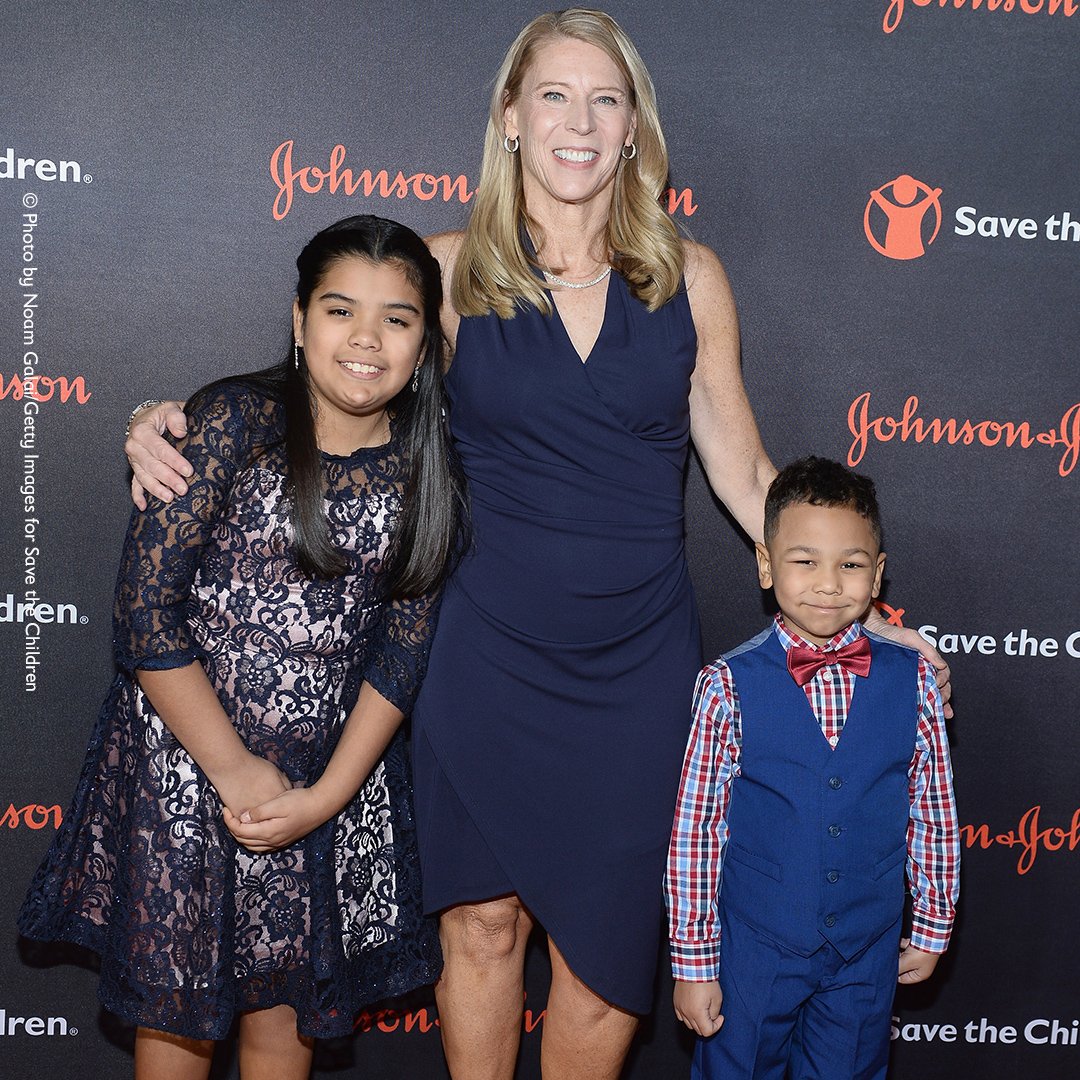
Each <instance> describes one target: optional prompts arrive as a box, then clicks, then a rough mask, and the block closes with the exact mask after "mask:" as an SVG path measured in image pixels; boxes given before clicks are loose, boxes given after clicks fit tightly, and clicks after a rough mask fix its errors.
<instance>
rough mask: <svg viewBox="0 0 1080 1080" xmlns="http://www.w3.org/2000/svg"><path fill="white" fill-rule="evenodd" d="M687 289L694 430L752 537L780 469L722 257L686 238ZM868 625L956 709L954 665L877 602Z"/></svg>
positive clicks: (717, 483) (948, 711) (709, 470)
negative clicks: (910, 653) (760, 416)
mask: <svg viewBox="0 0 1080 1080" xmlns="http://www.w3.org/2000/svg"><path fill="white" fill-rule="evenodd" d="M683 246H684V250H685V253H686V281H687V293H688V296H689V298H690V311H691V314H692V315H693V317H694V328H695V329H696V330H697V337H698V351H697V367H696V368H695V369H694V375H693V378H692V379H691V381H690V435H691V437H692V438H693V440H694V446H695V447H697V451H698V453H699V454H700V455H701V461H702V464H704V466H705V474H706V476H708V478H709V486H710V487H711V488H712V489H713V491H714V492H715V493H716V495H717V497H718V498H719V499H721V500H722V501H723V503H724V505H725V506H726V507H727V508H728V509H729V510H730V511H731V513H732V514H734V516H735V520H736V521H738V523H739V524H740V525H741V526H742V528H743V530H744V531H745V532H746V534H747V535H748V536H749V537H750V539H751V540H755V541H759V540H761V539H762V533H763V530H764V526H765V493H766V492H767V491H768V489H769V484H771V483H772V479H773V477H774V476H776V469H775V467H774V466H773V463H772V462H771V461H770V460H769V455H768V454H766V453H765V447H764V446H763V445H762V443H761V436H760V435H759V434H758V428H757V422H756V421H755V420H754V413H753V411H752V410H751V408H750V401H749V399H748V398H747V396H746V389H745V387H744V386H743V380H742V372H741V370H740V364H739V319H738V315H737V314H736V311H735V300H734V297H733V296H732V295H731V286H730V285H729V284H728V280H727V275H726V274H725V273H724V268H723V267H722V266H721V265H720V260H719V259H718V258H717V257H716V256H715V255H714V254H713V252H712V251H710V250H709V248H707V247H703V246H702V245H701V244H695V243H693V242H692V241H689V240H687V241H684V243H683ZM864 622H865V625H866V628H867V629H868V630H870V631H872V632H873V633H875V634H881V635H882V636H883V637H889V638H892V639H893V640H894V641H897V642H899V643H900V644H901V645H906V646H907V647H908V648H910V649H917V650H918V651H919V652H920V653H922V655H923V656H925V657H926V658H927V660H929V661H930V663H931V664H933V665H934V669H935V674H936V676H937V682H938V689H939V690H940V691H941V699H942V702H943V704H944V708H945V716H946V717H951V716H952V714H953V713H952V706H950V704H949V698H950V696H951V694H952V687H951V685H950V681H949V680H950V672H949V665H948V664H946V663H945V661H944V659H943V658H942V656H941V654H940V653H939V652H938V651H937V649H935V648H934V647H933V646H932V645H931V644H930V642H929V641H927V640H926V638H924V637H923V636H922V635H921V634H919V633H917V632H916V631H915V630H912V629H911V628H910V627H896V626H891V625H890V624H888V623H886V622H885V620H884V619H883V618H882V617H881V615H880V614H879V613H878V610H877V608H875V607H871V608H870V611H869V612H868V614H867V615H866V618H865V619H864Z"/></svg>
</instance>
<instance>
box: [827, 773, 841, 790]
mask: <svg viewBox="0 0 1080 1080" xmlns="http://www.w3.org/2000/svg"><path fill="white" fill-rule="evenodd" d="M843 784H844V781H843V780H841V779H840V777H839V776H830V777H829V787H831V788H832V789H833V791H836V789H837V788H840V787H843Z"/></svg>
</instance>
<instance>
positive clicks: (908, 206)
mask: <svg viewBox="0 0 1080 1080" xmlns="http://www.w3.org/2000/svg"><path fill="white" fill-rule="evenodd" d="M863 231H864V232H865V233H866V239H867V240H868V241H869V242H870V246H871V247H872V248H873V249H874V250H875V251H876V252H877V253H878V254H879V255H884V256H885V257H886V258H888V259H918V258H919V257H920V256H922V255H925V254H926V249H927V248H928V247H929V246H930V245H931V244H932V243H933V242H934V241H935V240H936V239H937V235H938V233H939V232H940V231H941V188H939V187H935V188H932V187H930V185H929V184H926V183H924V182H923V181H922V180H916V179H915V177H914V176H909V175H908V174H907V173H901V174H900V175H899V176H897V177H896V178H895V179H893V180H889V181H887V182H886V183H884V184H882V185H881V187H878V188H874V190H873V191H871V192H870V198H869V199H867V200H866V208H865V209H864V210H863Z"/></svg>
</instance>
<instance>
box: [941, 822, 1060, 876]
mask: <svg viewBox="0 0 1080 1080" xmlns="http://www.w3.org/2000/svg"><path fill="white" fill-rule="evenodd" d="M1041 815H1042V807H1041V806H1033V807H1031V809H1030V810H1028V811H1027V812H1026V813H1025V814H1024V815H1023V817H1021V818H1020V821H1019V822H1018V823H1017V824H1016V826H1015V827H1013V828H1011V829H1008V830H1007V831H1006V832H991V830H990V826H989V825H961V826H960V836H961V839H962V840H963V842H964V846H965V847H967V848H973V847H976V846H977V847H979V848H980V849H981V850H983V851H985V850H986V849H987V848H991V847H995V846H997V847H1007V848H1019V849H1020V854H1019V857H1018V858H1017V860H1016V872H1017V873H1018V874H1020V875H1024V874H1026V873H1027V872H1028V871H1029V870H1030V869H1031V868H1032V867H1033V866H1034V865H1035V860H1036V859H1037V858H1038V856H1039V852H1040V851H1049V852H1073V851H1075V850H1076V848H1077V845H1078V844H1080V809H1077V810H1074V811H1073V816H1072V820H1071V821H1070V822H1069V827H1068V828H1066V829H1062V828H1060V827H1058V826H1056V825H1049V826H1045V827H1044V826H1043V824H1042V821H1041V820H1040V818H1041Z"/></svg>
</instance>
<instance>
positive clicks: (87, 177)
mask: <svg viewBox="0 0 1080 1080" xmlns="http://www.w3.org/2000/svg"><path fill="white" fill-rule="evenodd" d="M82 182H83V183H84V184H92V183H93V182H94V178H93V177H92V176H91V175H90V174H89V173H87V174H86V175H85V176H84V177H83V178H82Z"/></svg>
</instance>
